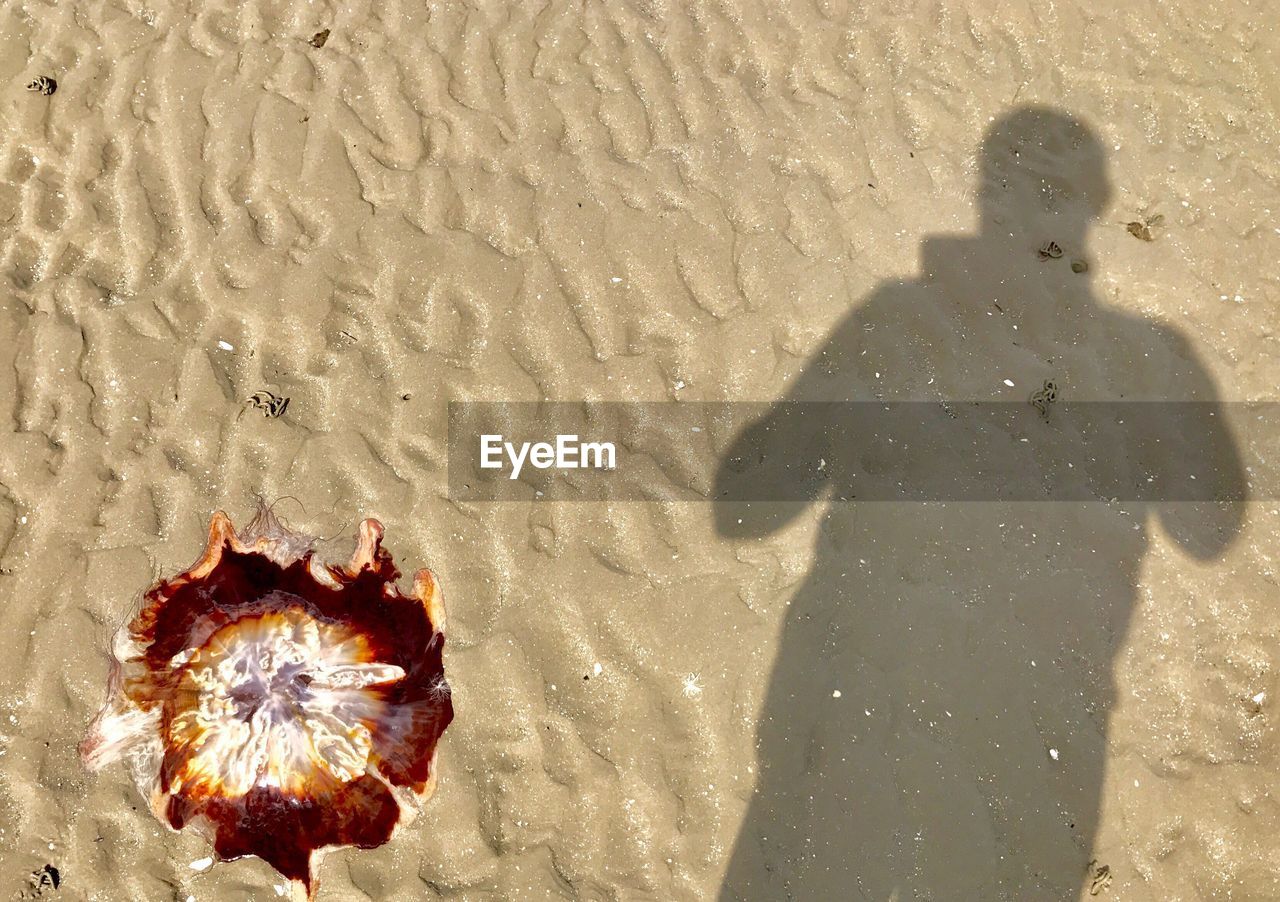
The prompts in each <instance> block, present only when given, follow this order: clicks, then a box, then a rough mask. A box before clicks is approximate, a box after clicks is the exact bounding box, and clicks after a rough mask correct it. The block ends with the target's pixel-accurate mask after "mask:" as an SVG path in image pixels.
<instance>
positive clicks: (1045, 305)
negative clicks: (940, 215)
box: [716, 107, 1245, 900]
mask: <svg viewBox="0 0 1280 902" xmlns="http://www.w3.org/2000/svg"><path fill="white" fill-rule="evenodd" d="M980 164H981V178H982V184H981V197H980V204H979V207H980V215H981V226H980V230H979V232H978V233H977V234H975V235H972V236H945V237H931V238H928V239H926V240H925V241H924V243H923V247H922V253H921V264H920V273H919V275H918V276H917V277H916V278H914V279H911V280H904V281H898V282H893V283H889V284H885V285H883V286H881V287H880V288H879V289H877V290H876V291H875V292H874V293H873V294H872V295H871V296H870V297H869V298H867V299H866V300H865V301H863V302H862V303H860V304H858V306H857V307H855V308H854V309H853V311H852V312H851V313H850V314H849V315H848V316H847V317H846V318H845V319H844V320H843V321H842V322H841V323H840V324H839V325H838V326H837V327H836V329H835V330H834V332H832V334H831V335H830V337H829V339H828V340H827V342H826V343H825V345H824V347H823V348H822V349H821V351H820V352H819V353H818V354H817V355H816V356H815V357H814V358H813V359H812V360H810V361H809V362H808V364H807V365H806V368H805V370H804V372H803V373H802V374H801V375H800V376H799V378H798V379H797V381H796V382H795V384H794V385H793V387H792V389H791V391H790V393H789V395H788V397H787V398H786V399H784V400H783V401H781V402H779V403H777V404H775V405H773V406H771V407H770V408H769V411H768V413H767V414H766V415H764V416H763V417H761V418H759V419H758V420H757V421H755V422H754V423H752V424H751V425H750V426H749V427H748V428H747V429H746V430H745V431H743V433H742V434H741V435H739V436H738V437H737V438H736V439H735V440H734V444H733V446H732V448H731V449H730V451H729V452H728V453H727V454H726V455H725V456H724V457H723V458H722V460H721V463H720V466H719V469H718V475H717V490H718V496H719V497H720V498H721V499H727V500H722V502H721V503H719V504H717V505H716V523H717V528H718V531H719V533H720V534H721V535H722V536H725V537H730V538H734V539H749V538H755V537H760V536H763V535H767V534H769V533H771V532H773V531H775V530H777V529H779V528H780V527H782V526H783V525H785V524H786V523H787V522H789V521H790V520H792V519H794V518H795V517H796V516H797V515H798V514H799V513H800V512H801V511H802V510H803V509H804V508H805V506H806V505H807V504H810V503H814V502H822V501H825V500H828V499H834V500H832V501H831V503H829V504H827V506H826V509H825V511H824V513H823V515H822V518H821V522H820V525H819V528H818V536H817V541H816V546H815V551H814V562H813V564H812V568H811V570H810V572H809V574H808V576H807V577H806V579H805V581H804V583H803V585H801V586H800V587H799V589H798V591H797V592H796V593H795V595H794V597H792V598H791V600H790V602H789V604H788V606H787V608H786V617H785V623H784V626H783V631H782V635H781V639H780V645H779V649H778V653H777V657H776V661H775V664H774V670H773V673H772V674H771V677H770V681H769V686H768V690H767V693H766V696H765V700H764V704H763V708H762V710H761V712H760V718H759V727H758V735H757V742H758V756H759V777H758V783H757V787H756V790H755V793H754V795H753V796H752V798H751V800H750V803H749V807H748V811H747V815H746V819H745V822H744V824H743V826H742V829H741V832H740V834H739V836H738V839H737V842H736V845H735V848H734V851H733V855H732V859H731V861H730V865H729V869H728V872H727V875H726V879H725V883H724V886H723V890H722V896H721V898H722V899H725V900H737V899H748V900H766V899H767V900H773V899H805V900H808V899H847V898H867V899H890V898H893V899H911V898H916V899H997V898H1017V899H1028V898H1034V899H1063V898H1070V897H1074V896H1075V895H1076V894H1077V893H1079V892H1080V890H1081V887H1082V886H1083V885H1084V884H1085V883H1086V874H1087V872H1088V871H1089V867H1088V865H1089V862H1090V859H1091V857H1092V847H1093V841H1094V834H1095V830H1096V827H1097V822H1098V810H1099V794H1100V791H1101V787H1102V781H1103V770H1104V766H1105V762H1106V734H1107V721H1108V715H1109V712H1110V710H1111V707H1112V702H1113V698H1114V694H1115V690H1114V687H1113V679H1112V673H1111V670H1112V661H1113V659H1114V657H1115V653H1116V650H1117V647H1118V645H1119V643H1120V642H1121V641H1122V639H1123V638H1124V636H1125V632H1126V629H1127V626H1128V622H1129V618H1130V613H1131V611H1132V610H1133V607H1134V604H1135V599H1136V597H1137V593H1138V582H1139V568H1140V565H1141V562H1142V559H1143V556H1144V554H1145V552H1146V550H1147V547H1148V542H1149V538H1150V530H1151V529H1152V528H1153V521H1159V522H1160V527H1161V528H1162V529H1163V530H1164V531H1165V532H1166V533H1168V535H1169V536H1170V539H1171V541H1173V542H1174V543H1175V544H1176V545H1177V546H1179V547H1180V548H1181V549H1183V550H1184V551H1185V552H1186V553H1188V554H1190V555H1192V556H1194V557H1196V558H1200V559H1211V558H1213V557H1215V556H1217V555H1218V554H1219V553H1220V552H1221V551H1222V550H1223V549H1224V548H1225V547H1226V546H1227V545H1228V544H1229V543H1230V541H1231V540H1232V538H1233V537H1234V536H1235V535H1236V534H1237V532H1238V531H1239V528H1240V524H1241V517H1242V504H1241V503H1240V502H1241V501H1242V500H1243V498H1244V497H1245V495H1244V485H1245V482H1244V476H1243V472H1242V468H1241V465H1240V462H1239V458H1238V454H1237V452H1236V449H1235V446H1234V444H1233V442H1232V439H1231V437H1230V435H1229V433H1228V430H1227V427H1226V425H1225V424H1224V422H1223V419H1224V418H1223V416H1222V415H1220V412H1219V411H1216V410H1215V409H1214V406H1215V402H1216V395H1215V390H1214V386H1213V384H1212V382H1211V380H1210V378H1209V376H1208V374H1207V373H1206V371H1205V370H1204V368H1203V367H1202V366H1201V365H1200V364H1199V363H1197V362H1196V358H1195V355H1194V354H1193V352H1192V348H1191V346H1190V344H1189V343H1188V341H1187V340H1186V339H1185V338H1183V337H1182V336H1181V335H1179V334H1178V333H1177V332H1176V331H1175V330H1173V329H1172V328H1170V327H1169V326H1168V325H1165V324H1161V323H1159V322H1156V321H1153V320H1149V319H1145V318H1141V317H1138V316H1135V315H1133V314H1130V313H1126V312H1122V311H1120V310H1117V309H1115V308H1111V307H1107V306H1104V305H1102V304H1099V303H1098V302H1096V301H1095V299H1094V298H1093V295H1092V288H1091V270H1090V269H1089V268H1088V267H1087V263H1086V261H1087V259H1088V258H1087V248H1086V238H1087V233H1088V229H1089V227H1090V225H1091V223H1092V222H1093V221H1094V220H1096V219H1097V218H1098V217H1099V216H1100V215H1101V213H1102V212H1103V211H1104V210H1105V209H1106V206H1107V203H1108V199H1109V197H1110V187H1109V184H1108V179H1107V174H1106V166H1105V155H1104V152H1103V150H1102V147H1101V145H1100V144H1099V142H1098V139H1097V138H1096V137H1095V136H1094V135H1093V134H1092V133H1091V132H1090V131H1089V129H1088V128H1086V127H1085V126H1084V125H1083V124H1081V123H1080V122H1079V121H1078V120H1076V119H1074V118H1071V117H1069V116H1067V115H1065V114H1063V113H1061V112H1058V111H1055V110H1052V109H1047V108H1040V107H1024V108H1019V109H1017V110H1014V111H1012V112H1011V113H1009V114H1008V115H1006V116H1004V117H1002V118H1001V119H1000V120H999V121H997V122H995V123H994V124H993V125H992V127H991V128H990V130H989V131H988V133H987V135H986V137H985V139H984V142H983V145H982V150H981V155H980ZM1126 240H1127V239H1126ZM1050 241H1052V242H1055V243H1056V245H1057V248H1060V249H1061V251H1062V254H1061V256H1060V257H1059V256H1058V254H1057V249H1055V248H1046V245H1047V243H1048V242H1050ZM1042 248H1043V249H1046V250H1047V253H1045V254H1041V253H1038V251H1039V250H1041V249H1042ZM1006 380H1008V382H1006ZM1047 380H1048V381H1052V382H1054V383H1056V385H1057V388H1058V392H1059V394H1060V398H1061V400H1059V401H1058V402H1057V404H1056V407H1055V406H1054V404H1053V403H1050V404H1048V405H1046V404H1043V403H1042V405H1041V407H1044V408H1045V410H1043V411H1042V410H1039V409H1037V408H1036V407H1033V406H1032V405H1031V404H1029V403H1028V400H1029V397H1030V395H1031V393H1032V391H1033V390H1035V389H1039V388H1041V386H1042V385H1043V384H1044V383H1045V382H1046V381H1047ZM1011 384H1012V386H1013V387H1010V385H1011ZM879 401H883V402H886V403H889V402H894V403H896V402H899V401H928V402H932V404H931V405H924V406H923V407H922V408H921V409H927V410H930V411H932V413H930V414H928V415H927V416H924V415H919V416H918V415H917V414H914V413H913V414H911V415H909V416H907V420H910V421H911V422H909V423H907V422H905V421H902V420H899V421H896V422H897V423H898V426H899V427H901V428H902V429H904V430H906V431H905V433H902V434H899V435H898V436H897V438H896V439H895V438H894V436H893V435H890V436H889V438H887V439H886V437H885V435H884V434H882V431H881V430H880V429H879V428H878V427H875V428H873V427H869V426H866V424H865V422H863V421H860V420H859V419H858V418H859V416H862V414H859V413H856V412H855V413H849V414H845V413H837V412H835V411H858V410H863V411H866V410H868V409H879V408H881V407H884V405H879V404H862V405H859V404H858V403H857V402H879ZM944 401H945V402H947V403H942V402H944ZM1077 401H1080V402H1085V403H1083V404H1082V405H1081V406H1080V407H1079V408H1078V410H1084V409H1085V408H1088V410H1085V413H1084V414H1082V415H1084V416H1086V419H1087V418H1088V416H1087V414H1088V411H1089V410H1092V409H1093V408H1090V406H1089V405H1090V404H1094V403H1095V402H1096V403H1097V404H1100V405H1107V404H1110V405H1112V406H1110V407H1105V406H1104V409H1106V410H1109V411H1110V414H1108V416H1109V417H1110V418H1111V422H1112V425H1114V424H1115V423H1116V422H1120V423H1124V422H1125V421H1126V417H1125V414H1124V410H1125V409H1132V410H1134V411H1138V410H1139V409H1141V410H1143V411H1147V412H1148V415H1144V416H1143V417H1138V418H1137V419H1138V420H1139V421H1140V422H1141V423H1143V424H1144V425H1143V426H1142V427H1141V428H1140V429H1138V428H1129V427H1122V428H1120V430H1119V431H1118V432H1116V431H1112V432H1098V431H1096V430H1093V429H1092V428H1090V427H1079V428H1073V427H1072V425H1071V424H1072V423H1073V422H1076V421H1075V420H1073V419H1072V417H1073V416H1074V415H1068V414H1062V415H1060V413H1059V412H1058V411H1065V410H1066V409H1067V408H1068V406H1069V405H1070V404H1072V403H1075V402H1077ZM1135 401H1142V402H1151V401H1163V402H1166V403H1165V404H1163V405H1162V404H1155V405H1152V404H1145V405H1144V404H1135V403H1133V402H1135ZM807 402H846V403H842V404H840V405H830V404H810V403H807ZM847 402H854V403H851V404H850V403H847ZM972 402H981V403H978V404H974V403H972ZM991 402H1008V403H1003V404H999V403H991ZM1168 402H1178V403H1168ZM1184 402H1191V403H1184ZM1117 404H1119V405H1121V406H1120V407H1118V408H1117V407H1116V406H1115V405H1117ZM1124 405H1129V408H1125V407H1124ZM956 406H959V407H962V408H964V409H965V410H988V409H997V410H999V411H1001V412H1000V414H999V416H996V417H994V418H987V419H984V417H983V416H977V417H968V418H967V419H966V417H960V418H959V420H951V419H948V418H949V417H952V416H954V409H953V408H954V407H956ZM938 410H941V411H942V412H943V416H942V417H941V418H940V419H937V422H942V423H948V422H959V423H960V425H959V426H957V427H956V428H957V429H959V430H960V431H959V432H958V433H957V436H956V437H954V438H953V437H948V436H946V435H943V433H939V432H938V431H937V430H936V429H935V428H934V426H935V425H936V423H935V417H934V414H936V413H937V411H938ZM1117 410H1119V411H1120V412H1119V413H1116V411H1117ZM1166 414H1167V415H1168V416H1167V417H1166V416H1165V415H1166ZM1170 418H1171V419H1170ZM1103 419H1106V417H1104V418H1103ZM1166 419H1169V420H1170V422H1172V423H1173V424H1174V425H1172V426H1169V427H1168V428H1166V429H1165V430H1164V433H1165V434H1166V437H1167V438H1168V439H1169V440H1168V441H1165V442H1162V441H1158V440H1148V439H1151V436H1150V435H1149V434H1144V433H1149V432H1150V430H1151V429H1156V430H1159V429H1161V428H1162V427H1161V426H1160V424H1161V423H1163V422H1165V421H1166ZM877 422H879V421H877ZM993 423H994V425H993ZM1077 425H1078V424H1077ZM975 430H976V433H975ZM983 430H986V432H983ZM872 433H874V435H873V434H872ZM979 433H981V435H980V437H981V438H982V439H983V440H982V441H981V442H979V443H977V444H974V443H972V442H969V441H968V439H969V438H971V437H972V435H973V434H979ZM987 433H993V434H987ZM903 435H906V436H907V437H906V438H903ZM939 435H943V438H941V439H939V438H938V436H939ZM931 437H932V438H931ZM1157 438H1158V437H1157ZM904 446H905V447H904ZM1019 455H1021V456H1019ZM1028 455H1030V456H1028ZM1045 461H1050V462H1051V463H1054V466H1056V468H1057V469H1056V470H1055V471H1054V472H1055V473H1057V474H1058V475H1061V474H1068V475H1069V478H1074V479H1077V480H1083V481H1084V483H1085V484H1086V486H1085V487H1086V488H1088V487H1089V486H1093V490H1092V491H1086V492H1085V493H1083V494H1081V493H1080V492H1070V491H1069V492H1066V493H1064V494H1062V495H1057V494H1054V492H1052V491H1048V490H1045V488H1044V487H1045V486H1046V485H1047V484H1048V482H1052V481H1053V479H1052V478H1049V476H1047V475H1046V474H1047V473H1048V470H1046V469H1045ZM1049 469H1053V468H1052V467H1050V468H1049ZM937 474H942V475H943V476H945V478H935V476H936V475H937ZM1049 475H1052V474H1049ZM1053 478H1056V476H1055V477H1053ZM770 480H773V482H772V486H773V487H774V488H775V489H776V488H777V487H778V486H782V488H781V489H780V490H779V491H778V492H775V493H774V494H772V495H771V494H769V492H768V488H769V486H770V484H771V483H770ZM1046 480H1048V482H1046ZM744 484H748V485H750V486H752V487H753V489H754V491H755V493H754V494H752V492H750V491H748V492H746V493H743V492H742V487H743V485H744ZM913 486H914V487H915V489H914V490H913V488H912V487H913ZM921 486H923V489H921V488H920V487H921ZM1152 486H1155V487H1156V488H1155V489H1153V488H1152ZM1010 487H1011V488H1010ZM1191 487H1201V489H1199V490H1197V492H1189V491H1188V490H1189V489H1190V488H1191ZM1077 488H1078V485H1077ZM1117 488H1119V490H1120V491H1119V492H1117V491H1116V490H1117ZM1007 489H1008V490H1007ZM895 490H901V491H900V492H899V493H898V494H897V495H895ZM1006 490H1007V491H1006ZM1161 491H1164V492H1165V494H1163V495H1162V494H1161ZM762 497H765V498H773V499H775V501H776V503H774V502H769V503H762V502H760V501H752V500H750V499H754V498H762ZM1117 497H1118V500H1117ZM868 498H870V499H874V502H869V501H866V500H865V499H868ZM734 499H737V500H734ZM744 499H745V500H744ZM902 499H905V500H902ZM1099 499H1105V500H1099ZM846 502H848V503H846Z"/></svg>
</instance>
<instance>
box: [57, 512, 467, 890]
mask: <svg viewBox="0 0 1280 902" xmlns="http://www.w3.org/2000/svg"><path fill="white" fill-rule="evenodd" d="M382 532H383V530H382V525H381V524H380V523H378V521H377V520H371V519H370V520H365V521H364V522H362V523H361V524H360V528H359V531H358V533H357V537H356V550H355V553H354V555H353V556H352V558H351V561H350V563H348V564H347V565H345V566H342V567H335V566H331V565H329V564H326V563H324V562H322V561H320V560H319V559H318V558H317V557H316V556H315V553H314V551H313V544H314V542H313V540H312V539H310V538H309V537H306V536H302V535H298V534H296V533H293V532H291V531H290V530H288V529H287V528H285V527H284V526H282V525H281V524H280V522H279V521H278V520H277V519H276V517H275V516H273V515H272V513H271V511H270V510H269V509H267V508H265V507H264V508H262V509H260V510H259V512H258V514H257V516H256V517H255V518H254V520H253V522H251V523H250V524H249V525H248V526H247V527H246V528H245V529H244V530H242V531H241V532H239V533H238V534H237V533H236V531H235V528H234V527H233V526H232V524H231V520H230V519H229V518H228V517H227V515H226V514H224V513H223V512H221V511H218V512H217V513H215V514H214V515H213V519H212V521H211V522H210V524H209V542H208V545H207V547H206V548H205V551H204V554H203V555H202V556H201V558H200V559H199V560H198V561H196V563H195V564H193V565H192V566H191V567H190V568H189V569H188V570H187V571H185V572H184V573H181V574H179V575H177V576H174V577H172V578H169V579H161V580H160V581H158V582H157V583H156V584H155V585H153V586H152V587H151V588H150V589H148V590H147V591H146V593H145V594H144V595H143V598H142V602H141V604H140V606H139V608H138V610H137V612H136V613H135V614H134V616H133V617H131V618H130V620H129V621H128V622H127V623H126V624H125V625H124V626H123V627H122V628H121V629H120V631H119V632H118V633H117V635H116V637H115V640H114V643H113V648H112V658H113V665H112V668H111V676H110V680H109V685H108V695H107V702H106V704H105V705H104V707H103V708H102V710H101V711H100V712H99V713H98V715H97V716H96V717H95V718H94V720H93V722H92V723H91V724H90V727H89V731H88V735H87V736H86V737H85V739H84V741H83V743H81V749H80V750H81V754H82V756H83V757H84V760H85V763H86V764H87V765H88V766H89V767H90V768H92V769H94V770H97V769H99V768H102V767H104V766H106V765H108V764H110V763H112V762H114V761H118V760H123V761H125V762H127V764H128V765H129V768H130V770H131V772H132V775H133V778H134V780H135V782H136V783H137V784H138V788H139V790H140V791H141V792H142V793H143V795H144V796H146V798H147V800H148V802H149V804H150V807H151V810H152V812H153V813H154V814H155V816H156V817H157V818H159V819H160V820H161V821H163V822H164V823H166V824H168V825H169V826H170V827H172V828H173V829H174V830H181V829H183V828H184V827H187V826H191V827H193V828H194V829H196V830H198V831H199V832H201V833H202V834H204V835H205V836H206V837H207V838H208V840H209V841H210V843H212V845H213V847H214V850H215V852H216V853H217V855H218V857H219V858H220V859H222V860H232V859H235V858H241V857H244V856H246V855H256V856H258V857H260V858H262V859H263V860H265V861H266V862H267V863H268V864H270V865H271V866H272V867H274V868H275V869H276V870H278V871H279V872H280V873H281V874H283V875H284V876H285V877H287V878H289V879H290V880H292V881H296V884H297V886H298V888H299V890H300V892H299V894H305V895H306V896H308V897H310V896H312V895H313V894H314V891H315V887H316V879H315V877H316V871H317V869H318V866H319V860H320V857H321V856H322V854H323V853H324V852H325V851H327V850H329V849H332V848H337V847H341V846H356V847H358V848H365V849H367V848H373V847H375V846H379V845H382V844H383V843H385V842H387V841H388V840H390V839H391V838H392V835H393V834H394V832H395V831H396V829H397V828H398V827H400V826H402V825H404V824H407V823H408V822H409V821H410V820H411V819H412V818H413V815H414V813H415V812H416V810H417V806H418V805H419V804H420V803H421V802H423V801H425V800H426V799H427V798H429V797H430V796H431V794H432V792H433V791H434V789H435V783H436V744H437V742H438V741H439V739H440V736H441V735H442V734H443V733H444V730H445V728H446V727H447V726H448V725H449V722H450V721H451V720H452V719H453V705H452V701H451V698H450V691H449V684H448V682H447V681H446V680H445V675H444V662H443V649H444V605H443V602H442V600H441V596H440V589H439V585H438V584H437V582H436V580H435V577H434V576H433V575H432V573H431V571H429V570H419V571H418V572H417V574H416V575H415V576H414V579H413V588H412V591H410V592H408V593H404V592H402V591H401V590H400V589H399V588H398V587H397V585H396V580H397V579H398V578H399V576H400V573H399V571H397V570H396V567H395V564H394V562H393V561H392V558H391V555H390V554H389V553H387V551H386V550H385V549H383V548H382V544H381V543H382Z"/></svg>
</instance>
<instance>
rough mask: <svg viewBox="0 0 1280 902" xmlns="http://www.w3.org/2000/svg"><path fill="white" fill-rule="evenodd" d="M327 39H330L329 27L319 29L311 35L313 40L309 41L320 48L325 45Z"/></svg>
mask: <svg viewBox="0 0 1280 902" xmlns="http://www.w3.org/2000/svg"><path fill="white" fill-rule="evenodd" d="M327 40H329V29H327V28H326V29H324V30H323V31H317V32H316V33H315V34H313V35H312V36H311V40H310V41H308V42H307V43H308V44H310V45H311V46H312V47H314V48H316V49H317V50H319V49H320V48H321V47H323V46H324V44H325V41H327Z"/></svg>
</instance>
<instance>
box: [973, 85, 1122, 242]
mask: <svg viewBox="0 0 1280 902" xmlns="http://www.w3.org/2000/svg"><path fill="white" fill-rule="evenodd" d="M978 165H979V167H980V169H981V171H980V174H979V179H978V181H979V183H980V184H979V198H978V200H979V209H980V221H981V225H980V229H981V231H982V237H983V239H984V240H993V239H994V240H996V241H999V240H1000V239H1001V238H1009V237H1014V238H1016V237H1017V236H1018V235H1020V234H1025V233H1026V232H1029V231H1031V232H1035V233H1047V234H1053V235H1056V236H1059V237H1058V238H1057V239H1056V240H1057V241H1058V242H1059V244H1061V245H1063V246H1068V245H1069V246H1079V245H1080V244H1081V243H1082V241H1083V239H1084V237H1085V234H1086V232H1087V230H1088V228H1089V225H1090V224H1091V223H1092V222H1093V221H1094V220H1096V219H1098V218H1099V217H1100V216H1101V215H1102V214H1103V212H1105V211H1106V209H1107V206H1108V204H1109V203H1110V201H1111V182H1110V179H1109V178H1108V176H1107V156H1106V151H1105V149H1104V148H1103V146H1102V142H1101V141H1100V140H1099V139H1098V136H1097V135H1095V134H1094V133H1093V131H1092V130H1091V129H1089V127H1088V126H1086V125H1084V123H1082V122H1081V121H1080V120H1078V119H1076V118H1075V117H1073V116H1070V115H1068V114H1066V113H1064V112H1062V111H1061V110H1055V109H1052V108H1049V107H1042V106H1024V107H1019V108H1018V109H1015V110H1014V111H1013V112H1010V113H1007V114H1005V115H1003V116H1001V117H1000V118H999V119H997V120H996V121H995V122H993V123H992V125H991V127H990V128H988V129H987V132H986V135H985V136H984V137H983V140H982V148H981V151H980V152H979V155H978Z"/></svg>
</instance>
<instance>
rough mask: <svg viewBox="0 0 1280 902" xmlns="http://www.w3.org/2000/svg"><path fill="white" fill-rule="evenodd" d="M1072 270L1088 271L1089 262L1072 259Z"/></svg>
mask: <svg viewBox="0 0 1280 902" xmlns="http://www.w3.org/2000/svg"><path fill="white" fill-rule="evenodd" d="M1071 271H1072V272H1088V271H1089V264H1088V263H1086V262H1084V261H1083V260H1072V261H1071Z"/></svg>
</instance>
